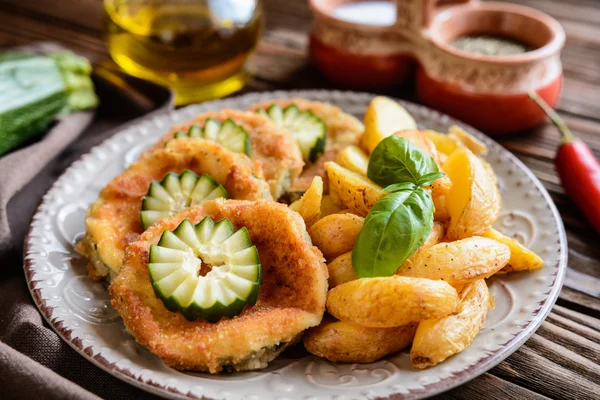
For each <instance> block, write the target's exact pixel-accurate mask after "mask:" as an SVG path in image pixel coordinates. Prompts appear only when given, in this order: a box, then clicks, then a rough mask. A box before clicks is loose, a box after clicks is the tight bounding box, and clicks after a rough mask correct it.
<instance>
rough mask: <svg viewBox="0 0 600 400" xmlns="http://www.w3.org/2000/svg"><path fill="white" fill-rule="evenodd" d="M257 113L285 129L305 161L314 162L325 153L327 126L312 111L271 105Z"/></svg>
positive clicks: (291, 106)
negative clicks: (292, 137) (290, 134)
mask: <svg viewBox="0 0 600 400" xmlns="http://www.w3.org/2000/svg"><path fill="white" fill-rule="evenodd" d="M257 112H258V113H259V114H260V115H263V116H265V117H268V118H270V119H271V120H273V121H274V122H275V123H276V124H277V125H279V126H283V127H285V128H286V129H288V130H289V131H290V132H291V133H292V134H293V135H294V139H296V142H297V143H298V146H299V147H300V151H302V158H304V160H305V161H310V162H315V160H316V159H317V157H318V156H319V155H320V154H322V153H323V152H324V151H325V141H326V140H327V126H326V125H325V122H323V120H322V119H321V118H319V117H317V116H316V115H315V114H314V113H313V112H312V111H310V110H304V111H300V109H299V108H298V107H297V106H296V105H295V104H290V105H289V106H287V107H285V108H283V109H282V108H281V106H280V105H279V104H271V105H270V106H269V108H267V109H266V110H263V109H259V110H258V111H257Z"/></svg>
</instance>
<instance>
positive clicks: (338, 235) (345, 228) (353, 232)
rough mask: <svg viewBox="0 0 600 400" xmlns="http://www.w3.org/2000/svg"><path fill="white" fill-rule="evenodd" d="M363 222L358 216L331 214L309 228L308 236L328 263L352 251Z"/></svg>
mask: <svg viewBox="0 0 600 400" xmlns="http://www.w3.org/2000/svg"><path fill="white" fill-rule="evenodd" d="M364 222H365V220H364V218H362V217H359V216H358V215H354V214H332V215H328V216H327V217H325V218H321V219H320V220H319V221H317V222H316V223H315V224H314V225H313V226H312V227H310V229H309V230H308V234H309V235H310V237H311V239H312V242H313V244H314V245H315V246H317V247H318V248H319V250H321V252H322V253H323V256H324V257H325V259H326V260H328V261H329V260H333V259H334V258H336V257H337V256H339V255H340V254H342V253H345V252H347V251H350V250H352V248H353V247H354V242H356V237H357V236H358V233H359V232H360V230H361V229H362V227H363V225H364Z"/></svg>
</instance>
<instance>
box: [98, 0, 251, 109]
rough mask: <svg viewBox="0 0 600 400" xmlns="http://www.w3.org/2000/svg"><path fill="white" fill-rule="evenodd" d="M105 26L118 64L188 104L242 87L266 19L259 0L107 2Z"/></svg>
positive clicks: (110, 46) (109, 43) (180, 101)
mask: <svg viewBox="0 0 600 400" xmlns="http://www.w3.org/2000/svg"><path fill="white" fill-rule="evenodd" d="M105 23H106V33H107V42H108V49H109V52H110V54H111V56H112V58H113V59H114V61H115V62H116V63H117V64H118V65H119V66H120V67H121V68H123V69H124V70H125V71H126V72H128V73H130V74H131V75H134V76H138V77H140V78H144V79H148V80H151V81H154V82H157V83H159V84H162V85H164V86H169V87H171V88H173V89H174V90H175V92H176V102H177V104H185V103H191V102H197V101H202V100H206V99H209V98H215V97H222V96H225V95H227V94H229V93H232V92H234V91H236V90H239V89H241V88H242V87H243V85H244V83H245V80H246V78H247V74H246V71H245V70H244V64H245V63H246V60H247V58H248V57H249V55H250V54H251V52H252V51H253V49H254V47H255V46H256V43H257V42H258V39H259V37H260V33H261V30H262V15H261V10H260V4H258V2H257V1H256V0H212V1H211V0H204V1H203V0H198V1H189V0H188V1H181V0H180V1H179V2H175V1H164V2H140V1H122V0H121V1H119V0H112V1H111V0H106V1H105Z"/></svg>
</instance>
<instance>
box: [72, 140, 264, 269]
mask: <svg viewBox="0 0 600 400" xmlns="http://www.w3.org/2000/svg"><path fill="white" fill-rule="evenodd" d="M185 169H189V170H191V171H193V172H195V173H197V174H198V175H200V174H202V173H207V174H209V175H211V176H212V177H213V178H214V179H215V180H216V181H217V182H218V183H220V184H221V185H223V186H224V187H225V189H226V190H227V193H228V194H229V197H230V198H234V199H243V200H258V199H269V200H271V199H272V197H271V194H270V192H269V187H268V185H267V183H266V182H265V181H264V180H262V179H260V177H262V171H261V167H260V165H259V164H258V163H255V162H253V161H252V160H250V159H249V158H248V157H246V156H245V155H241V154H237V153H233V152H231V151H229V150H226V149H225V148H224V147H222V146H220V145H218V144H216V143H212V142H208V141H204V140H200V139H194V140H176V141H173V144H172V145H170V146H168V147H167V148H162V149H159V150H155V151H152V152H149V153H146V154H144V155H143V156H142V158H141V159H140V160H139V161H137V162H135V163H133V164H132V165H131V166H130V167H129V168H127V169H126V170H125V171H124V172H123V173H122V174H121V175H119V176H117V177H116V178H115V179H113V180H112V181H111V182H110V183H109V184H108V185H106V187H105V188H104V189H103V190H102V191H101V192H100V196H99V197H98V199H97V200H96V201H95V202H94V204H92V205H91V206H90V208H89V210H88V213H87V216H86V219H85V225H86V236H85V238H84V240H83V247H84V252H83V253H84V254H86V256H87V257H88V259H89V261H90V267H88V272H89V274H90V276H92V277H93V278H96V279H99V278H102V277H105V276H107V275H110V277H112V276H114V275H116V274H117V273H118V272H119V269H120V267H121V264H122V261H123V256H124V254H125V247H126V246H127V244H129V243H130V242H132V241H134V240H135V239H137V237H138V235H139V234H140V233H142V232H143V231H144V230H143V228H142V224H141V222H140V211H141V207H142V198H143V197H144V196H145V195H146V194H147V192H148V188H149V187H150V183H152V181H153V180H160V179H162V178H163V177H164V176H165V174H167V173H168V172H174V173H181V172H183V170H185Z"/></svg>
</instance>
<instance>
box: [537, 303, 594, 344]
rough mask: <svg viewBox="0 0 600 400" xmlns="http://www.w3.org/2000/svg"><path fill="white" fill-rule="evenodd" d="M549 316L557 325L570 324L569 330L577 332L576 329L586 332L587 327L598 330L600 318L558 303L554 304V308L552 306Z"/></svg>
mask: <svg viewBox="0 0 600 400" xmlns="http://www.w3.org/2000/svg"><path fill="white" fill-rule="evenodd" d="M549 317H550V318H551V319H553V320H554V323H556V324H557V325H561V324H565V325H568V326H571V330H572V331H573V332H577V329H580V330H581V331H583V332H586V331H587V329H588V328H589V329H591V330H592V332H593V331H596V332H600V319H597V318H594V317H591V316H589V315H586V314H582V313H580V312H577V311H574V310H571V309H569V308H566V307H563V306H560V305H558V304H556V305H554V308H552V313H550V316H549ZM588 335H592V334H588ZM584 336H586V335H584ZM586 337H588V336H586ZM588 339H589V337H588Z"/></svg>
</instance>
